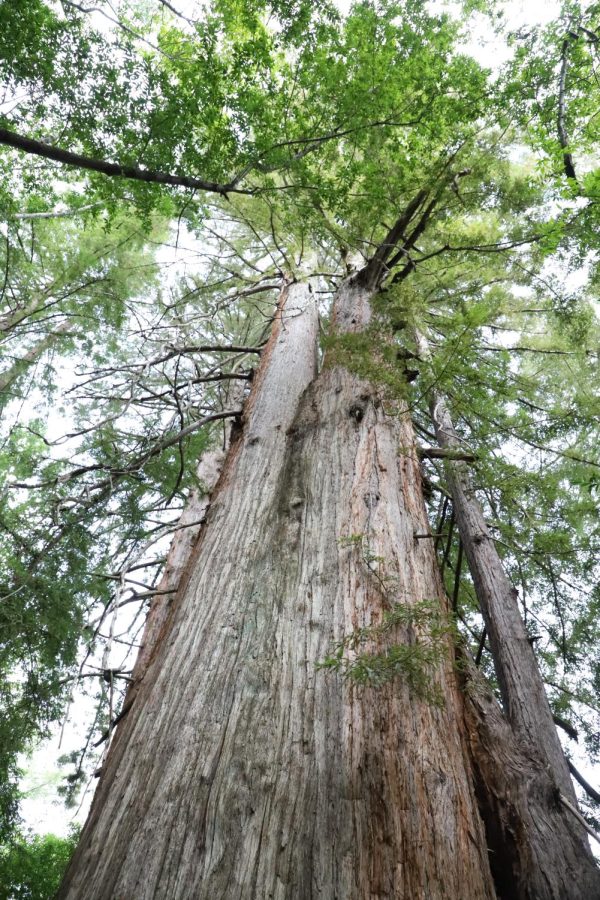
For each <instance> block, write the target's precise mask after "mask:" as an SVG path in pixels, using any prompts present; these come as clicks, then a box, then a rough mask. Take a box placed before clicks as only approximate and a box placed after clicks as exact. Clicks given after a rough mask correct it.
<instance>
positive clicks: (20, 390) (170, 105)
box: [0, 0, 600, 896]
mask: <svg viewBox="0 0 600 900" xmlns="http://www.w3.org/2000/svg"><path fill="white" fill-rule="evenodd" d="M509 13H510V9H509ZM488 14H489V15H488ZM473 17H475V18H473ZM474 22H478V23H479V24H480V25H481V23H482V22H484V23H486V24H485V28H487V29H488V30H489V31H490V32H491V30H492V29H495V30H496V34H497V38H496V39H497V40H498V41H501V42H504V43H506V44H507V45H508V48H509V59H508V62H507V63H506V64H505V66H504V67H503V68H502V70H500V71H497V72H494V73H491V72H490V71H489V70H487V69H486V68H485V67H484V66H483V65H481V64H480V63H479V62H478V61H477V60H476V59H475V58H474V56H473V54H472V48H471V47H470V46H469V44H468V40H467V38H468V35H469V32H470V30H472V28H473V27H474ZM599 46H600V6H599V5H598V4H587V5H586V4H580V3H577V2H574V0H568V2H565V3H564V5H563V7H562V9H561V11H560V12H559V13H558V14H557V16H556V18H555V20H554V21H552V22H551V23H550V24H549V25H548V26H546V27H543V28H542V27H538V26H531V28H529V29H517V30H515V29H514V28H513V27H512V25H511V21H510V15H509V17H508V19H507V18H503V17H502V11H501V10H500V9H498V10H497V9H496V8H495V6H494V4H489V3H485V4H479V3H474V2H468V3H464V4H459V3H457V4H455V5H454V6H453V7H452V9H450V10H448V9H447V8H446V5H445V4H442V3H437V2H432V3H429V4H424V3H422V2H421V0H403V2H389V0H363V2H357V3H354V4H352V5H351V7H350V9H349V11H348V12H347V13H344V14H342V13H340V12H339V10H338V9H337V7H336V6H335V5H333V4H330V3H327V2H325V0H321V2H317V3H315V2H307V0H287V2H286V0H277V2H272V3H268V2H262V0H240V2H230V0H215V2H213V3H211V4H200V3H187V4H185V6H184V5H183V4H182V5H181V10H179V9H178V5H177V3H176V2H175V0H174V2H173V3H172V4H171V3H169V4H166V3H162V2H160V0H146V2H143V3H142V2H139V3H138V2H133V0H131V2H125V0H123V2H117V3H115V2H111V3H108V2H104V0H97V2H95V3H94V4H93V6H92V5H91V4H86V3H77V4H76V3H72V2H68V0H14V2H11V3H4V4H2V5H0V71H1V74H2V84H3V93H2V95H1V99H2V106H1V107H0V146H1V147H2V153H1V154H0V174H1V175H2V178H0V206H1V209H2V214H3V226H2V232H1V240H0V298H1V299H0V303H1V307H0V406H1V409H2V419H1V423H0V495H1V498H2V504H1V507H0V572H1V574H2V579H1V588H0V599H1V603H0V635H1V637H0V785H1V787H0V805H1V809H0V836H1V837H2V838H4V839H8V838H9V837H10V835H11V833H13V836H14V828H15V827H16V823H17V821H18V795H19V794H18V775H19V772H18V769H19V754H21V753H24V752H27V751H29V750H30V749H31V748H32V747H33V746H34V745H35V744H36V742H37V741H39V739H40V738H41V737H43V736H44V735H46V734H48V732H49V730H50V729H51V728H53V727H56V723H58V722H60V721H62V720H64V717H65V715H68V710H69V708H70V707H71V704H72V703H75V699H76V698H79V700H77V702H80V700H81V697H82V696H84V697H86V698H87V701H86V703H87V707H88V708H89V709H91V710H92V713H91V715H90V721H89V722H88V728H87V737H86V739H85V742H84V746H83V747H82V748H81V750H80V751H77V752H75V753H74V754H72V755H71V757H70V763H69V766H70V768H69V769H68V775H67V778H68V780H67V782H66V785H65V794H66V796H67V799H69V800H71V801H74V800H75V798H76V796H77V793H78V790H79V788H80V787H81V785H82V784H85V783H86V781H87V780H88V778H89V776H90V774H91V773H92V772H93V770H94V769H95V767H96V765H97V761H98V754H101V753H102V752H103V750H104V748H105V747H106V744H107V740H108V738H109V736H110V732H111V729H112V727H113V725H114V721H115V719H116V717H117V715H118V712H119V708H120V703H121V700H122V696H123V692H124V689H125V687H126V686H127V684H128V678H129V676H130V673H131V669H132V665H133V660H134V657H135V651H136V649H137V647H138V646H139V639H140V635H141V629H142V626H143V621H144V616H145V613H146V611H147V608H148V605H149V603H150V601H151V599H152V597H153V589H155V588H156V585H157V583H158V581H159V579H160V575H161V566H162V564H163V561H164V557H165V554H166V548H167V546H168V540H169V537H170V536H171V535H172V533H173V529H174V528H175V527H176V524H177V520H178V517H179V515H180V513H181V510H182V508H183V506H184V504H185V502H186V499H187V497H188V496H189V493H190V491H191V490H192V489H193V488H195V487H196V488H199V489H201V488H202V486H201V485H198V479H197V477H196V466H197V461H198V459H199V458H200V457H201V455H202V453H203V452H204V451H205V450H206V449H207V448H210V447H214V446H218V445H220V444H221V443H222V442H223V440H224V433H225V431H224V430H225V428H226V427H227V426H228V422H232V421H235V420H236V418H237V417H238V416H239V413H240V410H241V407H242V404H243V400H244V397H245V395H246V393H247V390H248V387H249V384H250V382H251V380H252V376H253V372H254V369H255V368H256V365H257V362H258V360H259V358H260V350H261V346H262V345H263V344H264V342H265V340H266V337H267V335H268V333H269V327H270V323H271V321H272V317H273V309H274V305H275V302H276V298H277V293H278V291H279V289H280V286H281V284H282V282H283V279H284V278H285V279H290V278H297V279H310V280H311V284H312V287H313V289H314V291H315V293H316V294H317V296H318V297H319V298H320V300H321V307H322V309H321V311H322V323H323V331H324V332H326V331H327V317H328V313H329V307H330V300H331V296H332V294H333V293H334V292H335V289H336V287H337V286H338V285H339V284H340V283H341V281H342V280H343V279H344V278H346V277H348V276H349V275H351V274H352V273H353V272H355V271H356V269H357V268H360V267H361V266H363V264H364V263H366V262H368V261H369V260H371V263H370V264H371V265H372V264H373V254H374V252H375V251H374V248H377V247H381V246H382V245H383V247H384V249H385V251H386V252H385V253H383V255H382V256H381V258H379V259H378V260H375V261H376V262H377V264H378V265H379V266H380V268H379V275H380V276H381V277H380V281H381V290H380V291H379V293H378V295H377V297H376V300H375V303H374V306H375V320H374V323H373V325H372V328H371V329H370V330H369V331H367V332H365V333H364V334H362V335H352V336H346V337H344V338H336V337H334V338H332V337H330V336H328V335H327V334H325V335H324V350H325V351H326V353H327V361H328V362H327V364H332V365H333V364H339V365H345V366H347V367H348V368H351V369H352V370H353V371H355V372H357V374H359V375H360V376H361V377H363V378H365V379H366V380H370V381H373V382H375V383H376V384H378V385H379V386H380V387H381V391H382V394H383V396H384V397H385V398H386V404H387V405H386V410H387V411H389V412H390V414H394V413H395V412H397V411H398V410H400V409H401V408H403V407H404V406H405V405H407V406H408V409H409V411H410V414H411V415H412V418H413V421H414V424H415V427H416V430H417V434H418V436H419V440H420V442H421V444H422V446H423V448H425V449H426V448H428V447H431V445H432V444H433V443H434V441H435V439H434V437H433V435H432V425H431V420H430V413H429V400H430V396H431V391H432V389H433V388H436V389H437V390H439V391H441V392H442V393H443V394H444V395H445V397H446V398H447V400H448V404H449V406H450V409H451V412H452V415H453V418H454V421H455V425H456V427H457V430H458V432H459V434H460V437H461V439H462V440H463V441H464V445H465V450H466V451H468V454H469V455H470V457H471V458H472V459H473V462H472V475H473V478H474V481H475V484H476V487H477V490H478V496H479V498H480V500H481V501H482V503H483V505H484V508H485V512H486V516H487V518H488V521H489V523H490V527H491V528H492V529H493V533H494V537H495V539H496V542H497V546H498V549H499V551H500V553H501V555H502V557H503V560H504V562H505V565H506V567H507V570H508V573H509V575H510V577H511V579H512V581H513V583H514V584H515V586H516V587H517V588H518V590H519V597H520V603H521V608H522V613H523V617H524V619H525V622H526V625H527V628H528V631H529V634H530V639H531V641H532V643H533V645H534V647H535V649H536V652H537V655H538V661H539V664H540V667H541V670H542V673H543V676H544V679H545V681H546V684H547V689H548V696H549V699H550V702H551V705H552V709H553V712H554V713H555V716H556V721H557V723H558V724H559V727H560V728H561V729H562V731H563V733H564V737H565V746H566V749H567V753H568V754H573V753H575V751H576V750H577V752H578V753H579V754H581V753H584V754H585V755H586V757H587V758H588V759H589V760H591V761H592V762H598V761H600V759H599V755H600V724H599V720H598V715H599V712H600V651H599V650H598V648H599V647H600V640H599V638H600V634H599V625H598V622H599V621H600V619H599V616H598V611H599V606H600V589H599V587H598V585H599V584H600V579H599V577H598V575H599V572H598V559H599V558H600V557H599V550H600V531H599V519H598V516H597V506H598V494H599V490H600V474H599V473H600V457H599V456H598V445H599V441H598V421H599V416H598V413H599V409H598V353H599V340H598V339H599V324H598V309H599V306H598V303H599V300H598V285H599V281H600V276H599V269H598V263H599V256H598V231H599V225H600V223H599V222H598V208H599V206H598V185H599V184H600V170H599V169H598V164H597V157H596V155H595V154H596V152H597V150H596V147H597V129H598V127H599V126H598V117H597V115H596V110H597V105H598V100H599V99H600V97H599V94H600V91H599V88H598V84H597V80H596V63H597V60H596V55H597V52H598V47H599ZM48 148H50V150H51V151H52V152H49V150H48ZM65 154H76V155H77V156H78V158H79V161H78V162H77V161H76V160H74V159H73V158H72V157H71V158H69V157H68V155H67V156H65ZM82 158H83V159H82ZM90 161H91V162H92V163H94V165H90ZM105 163H108V164H110V163H117V164H118V165H117V166H115V167H114V168H116V169H117V170H118V169H119V167H121V171H106V167H104V169H103V168H102V165H103V164H105ZM96 164H99V165H100V168H99V166H98V165H96ZM123 167H125V168H123ZM167 175H168V176H170V178H171V180H170V181H169V180H168V179H166V178H165V176H167ZM155 176H156V177H155ZM386 236H387V237H386ZM388 239H389V246H388V245H386V240H388ZM416 331H419V332H421V333H425V334H426V336H427V339H428V341H429V344H430V347H431V351H432V355H431V358H430V359H427V360H426V359H423V358H421V357H420V356H419V353H418V349H417V343H416V340H415V332H416ZM388 406H389V410H388ZM423 476H424V488H425V493H426V497H427V502H428V505H429V510H430V517H431V524H432V533H433V535H434V537H432V540H434V542H435V545H436V549H437V551H438V555H439V559H440V565H441V568H442V571H443V575H444V578H445V581H446V587H447V591H448V595H449V598H450V601H451V607H452V622H451V623H450V622H447V621H446V620H445V618H444V616H442V614H441V612H440V611H438V610H436V609H432V608H431V606H430V605H428V604H429V601H428V598H415V599H416V602H415V605H414V606H413V607H411V608H410V609H407V608H405V607H403V606H401V605H399V604H397V603H395V602H392V603H391V605H390V610H389V611H388V613H386V616H385V618H384V620H383V622H382V623H381V624H379V625H377V626H374V630H373V629H372V630H368V633H367V632H366V631H364V632H359V633H356V634H353V635H349V636H347V638H346V639H344V641H342V643H341V644H340V645H339V646H338V647H336V648H334V649H333V652H332V654H331V656H330V657H329V658H328V659H327V660H325V661H324V663H323V666H324V667H328V668H332V669H335V670H339V671H341V672H342V673H344V674H346V675H347V676H348V677H351V678H353V679H354V680H355V681H356V682H358V683H359V684H362V683H364V682H373V681H374V682H375V683H380V682H382V681H385V680H388V679H389V678H391V677H397V678H398V679H404V681H405V683H407V684H408V686H409V688H410V689H411V690H414V691H416V692H418V693H420V694H421V695H422V696H425V697H427V698H428V699H430V700H431V702H437V699H436V698H437V695H436V691H435V681H434V679H433V680H432V678H431V676H430V671H433V670H434V669H435V667H436V665H437V664H438V661H439V659H440V656H441V654H442V650H443V647H444V646H445V645H446V644H447V642H448V640H449V636H450V634H451V633H452V632H453V630H454V629H455V628H458V629H459V631H460V633H461V635H462V639H463V640H465V641H466V642H467V643H468V645H469V647H470V649H471V651H472V653H473V655H474V657H475V658H476V661H477V663H478V665H480V666H481V669H482V671H483V672H484V673H485V675H486V676H487V677H488V678H489V680H490V682H491V683H492V685H495V674H494V667H493V661H492V660H491V656H490V653H489V651H488V646H487V642H486V635H485V632H484V629H483V626H482V619H481V616H480V613H479V607H478V603H477V598H476V596H475V593H474V589H473V585H472V582H471V580H470V577H469V575H468V573H467V572H466V565H465V564H463V563H462V549H461V546H460V537H459V535H458V533H457V531H456V529H455V528H454V518H453V515H452V505H451V501H450V499H449V497H448V488H447V484H446V476H445V470H444V467H443V463H442V461H440V460H439V459H435V458H431V457H430V456H428V455H427V453H424V458H423ZM363 562H364V560H363ZM372 562H373V560H371V563H372ZM394 629H396V630H399V631H402V630H404V631H405V632H407V633H408V632H411V629H412V631H413V632H414V633H415V635H417V633H419V629H421V631H422V632H423V636H422V637H415V639H414V640H413V641H412V643H411V641H410V640H408V641H407V642H405V643H398V642H394V640H393V639H392V638H391V637H390V635H391V634H392V632H393V631H394ZM380 640H384V642H385V649H384V650H381V651H379V650H377V649H373V646H372V645H374V644H377V642H378V641H380ZM349 651H350V652H349ZM323 677H325V675H324V676H323ZM577 740H578V742H579V743H578V744H577ZM583 800H584V803H586V804H587V808H588V812H589V813H590V815H591V816H592V817H593V815H594V814H595V813H596V810H597V807H595V806H594V804H593V801H592V800H591V799H590V798H589V797H587V798H586V797H583ZM23 896H25V895H23ZM27 896H29V895H27ZM32 896H33V895H32Z"/></svg>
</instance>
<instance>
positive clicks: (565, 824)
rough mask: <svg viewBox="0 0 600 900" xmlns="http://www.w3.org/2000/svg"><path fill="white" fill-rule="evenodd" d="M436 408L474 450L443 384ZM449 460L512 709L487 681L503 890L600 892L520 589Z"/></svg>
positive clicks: (451, 436)
mask: <svg viewBox="0 0 600 900" xmlns="http://www.w3.org/2000/svg"><path fill="white" fill-rule="evenodd" d="M417 342H418V346H419V351H420V353H421V356H422V357H424V358H428V357H429V355H430V353H429V347H428V343H427V339H426V338H425V336H424V335H423V334H417ZM430 407H431V416H432V420H433V424H434V428H435V433H436V436H437V439H438V442H439V444H440V446H441V447H442V448H444V449H446V450H448V451H453V452H456V453H458V452H459V451H464V449H465V448H464V444H463V443H462V442H461V440H460V438H459V436H458V435H457V433H456V431H455V429H454V426H453V423H452V419H451V417H450V412H449V409H448V405H447V403H446V401H445V399H444V397H443V395H442V394H441V393H440V392H439V391H438V390H437V389H436V388H434V389H433V390H432V393H431V404H430ZM445 465H446V476H447V479H448V486H449V489H450V494H451V496H452V503H453V509H454V515H455V517H456V521H457V524H458V529H459V532H460V538H461V542H462V545H463V549H464V553H465V555H466V557H467V560H468V563H469V570H470V572H471V577H472V578H473V582H474V585H475V592H476V595H477V600H478V602H479V605H480V608H481V612H482V615H483V619H484V623H485V627H486V630H487V633H488V637H489V641H490V646H491V650H492V656H493V659H494V665H495V669H496V675H497V678H498V684H499V687H500V694H501V696H502V702H503V706H504V712H505V714H506V719H505V718H504V716H503V715H502V713H501V711H500V709H499V707H497V706H496V704H495V701H494V700H493V698H490V697H489V696H487V695H486V696H485V697H484V694H485V692H484V691H483V692H482V688H481V685H480V686H479V687H478V688H477V690H476V691H475V692H474V693H472V696H471V701H470V703H469V704H468V707H469V716H470V721H471V726H472V727H471V728H470V730H469V734H470V745H471V750H472V753H473V758H474V765H475V770H476V775H477V779H478V788H479V796H480V800H481V803H482V812H483V815H484V818H485V820H486V826H487V828H488V835H489V837H488V839H489V842H490V847H491V848H492V849H493V850H494V855H493V857H492V867H493V869H494V874H495V876H496V879H497V881H498V882H499V884H500V885H505V887H504V888H503V890H506V891H508V892H507V893H501V894H500V896H504V897H507V898H508V897H511V898H512V897H514V898H517V900H518V898H536V900H542V898H548V900H550V898H552V900H559V898H570V900H575V898H580V900H587V898H598V897H600V871H599V870H598V868H597V866H596V864H595V862H594V859H593V857H592V854H591V851H590V848H589V843H588V839H587V836H586V834H585V831H584V830H583V829H582V827H581V825H580V824H579V823H578V822H577V821H576V819H575V818H574V817H573V814H572V813H571V812H569V811H568V810H567V809H566V807H565V805H564V804H561V802H560V800H559V795H560V793H562V794H563V796H565V797H566V798H567V799H568V800H569V801H570V802H572V803H573V804H576V802H577V801H576V797H575V792H574V789H573V783H572V781H571V777H570V774H569V770H568V766H567V761H566V759H565V756H564V753H563V750H562V747H561V744H560V740H559V738H558V734H557V731H556V727H555V725H554V720H553V717H552V712H551V710H550V705H549V703H548V699H547V697H546V692H545V689H544V683H543V681H542V677H541V674H540V671H539V669H538V666H537V662H536V659H535V654H534V651H533V648H532V646H531V643H530V641H529V640H528V636H527V632H526V630H525V625H524V623H523V619H522V618H521V614H520V611H519V607H518V602H517V597H518V594H517V591H516V590H515V588H514V587H513V585H512V584H511V583H510V581H509V579H508V577H507V575H506V572H505V570H504V565H503V563H502V560H501V559H500V557H499V555H498V551H497V550H496V546H495V544H494V541H493V538H492V535H491V534H490V531H489V529H488V527H487V523H486V521H485V516H484V514H483V510H482V508H481V506H480V504H479V502H478V500H477V497H476V495H475V491H474V488H473V484H472V482H471V478H470V475H469V467H468V464H467V463H465V462H464V461H461V460H458V459H454V460H452V459H450V458H447V460H446V463H445ZM473 684H475V682H474V681H473ZM476 701H477V702H476Z"/></svg>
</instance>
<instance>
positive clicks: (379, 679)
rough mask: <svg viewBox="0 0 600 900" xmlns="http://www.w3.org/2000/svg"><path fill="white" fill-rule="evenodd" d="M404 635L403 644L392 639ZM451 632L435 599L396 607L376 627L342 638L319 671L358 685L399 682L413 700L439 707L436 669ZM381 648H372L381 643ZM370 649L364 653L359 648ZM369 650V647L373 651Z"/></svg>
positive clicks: (450, 626)
mask: <svg viewBox="0 0 600 900" xmlns="http://www.w3.org/2000/svg"><path fill="white" fill-rule="evenodd" d="M399 634H400V635H402V638H403V640H402V642H396V640H395V638H397V637H398V636H399ZM453 634H454V628H453V626H452V624H451V623H450V622H449V620H448V618H447V616H446V615H444V613H443V611H442V609H441V608H440V604H439V602H438V601H433V600H421V601H418V602H417V603H411V604H407V603H395V604H394V605H393V606H392V608H391V609H388V610H385V611H384V613H383V616H382V621H381V623H380V624H378V625H368V626H365V627H363V628H358V629H356V630H355V631H353V632H352V633H351V634H348V635H345V636H344V637H343V638H342V640H340V641H338V642H337V643H336V644H335V646H334V647H333V649H332V651H331V653H330V654H329V655H328V656H327V657H326V658H325V659H324V660H323V661H322V662H320V663H319V664H318V666H317V668H319V669H325V670H327V671H330V672H341V674H342V675H343V676H344V678H347V679H348V680H350V681H352V682H354V683H355V684H359V685H369V686H372V687H381V686H382V685H384V684H387V683H388V682H389V681H392V680H393V679H396V678H398V679H399V680H400V681H402V682H403V683H404V684H406V685H407V686H408V688H409V689H410V690H411V691H412V692H414V694H415V695H416V696H417V697H420V698H421V699H422V700H425V701H426V702H427V703H431V704H432V705H434V706H440V705H442V704H443V698H442V695H441V692H440V687H439V684H437V683H436V680H435V676H436V670H437V669H438V668H439V666H440V664H441V663H442V661H443V660H444V659H446V658H447V656H448V651H449V637H450V636H451V635H453ZM382 642H383V643H385V646H384V647H383V648H382V649H381V650H378V649H376V648H377V646H378V645H380V644H381V643H382ZM365 644H367V645H370V646H369V649H368V650H364V649H361V648H363V647H364V645H365ZM371 648H372V649H371Z"/></svg>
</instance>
